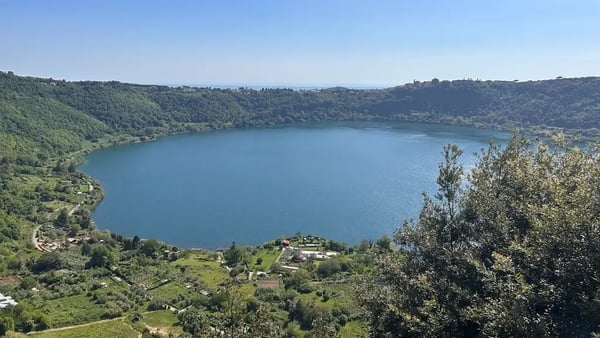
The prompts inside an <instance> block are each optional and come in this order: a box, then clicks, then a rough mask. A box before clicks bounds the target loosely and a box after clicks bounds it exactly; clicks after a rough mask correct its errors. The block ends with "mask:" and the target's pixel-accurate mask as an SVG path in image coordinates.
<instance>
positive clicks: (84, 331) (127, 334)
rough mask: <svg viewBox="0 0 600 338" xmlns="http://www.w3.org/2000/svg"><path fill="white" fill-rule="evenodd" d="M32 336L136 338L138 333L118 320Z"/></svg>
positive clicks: (54, 337)
mask: <svg viewBox="0 0 600 338" xmlns="http://www.w3.org/2000/svg"><path fill="white" fill-rule="evenodd" d="M32 335H33V336H35V337H40V338H88V337H89V338H99V337H111V338H113V337H114V338H137V337H138V336H139V335H140V332H137V331H135V330H134V329H133V328H132V327H131V326H130V325H128V324H126V323H125V322H123V319H122V318H119V319H114V320H109V321H103V322H100V323H93V324H89V325H80V326H77V327H73V328H67V329H64V330H56V331H46V332H41V333H33V334H32Z"/></svg>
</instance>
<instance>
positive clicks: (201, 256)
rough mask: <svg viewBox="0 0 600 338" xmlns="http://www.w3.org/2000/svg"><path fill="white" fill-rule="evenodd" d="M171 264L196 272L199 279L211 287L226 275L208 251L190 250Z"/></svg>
mask: <svg viewBox="0 0 600 338" xmlns="http://www.w3.org/2000/svg"><path fill="white" fill-rule="evenodd" d="M172 264H173V265H174V266H181V267H185V268H187V269H190V270H191V271H194V272H196V273H198V276H199V277H200V280H201V281H202V282H203V283H205V284H206V286H208V287H209V288H213V289H214V288H216V287H217V286H218V285H219V284H221V283H222V282H223V281H225V279H227V276H228V273H227V270H225V269H224V268H223V267H221V264H220V263H219V262H217V261H215V260H214V259H212V258H211V255H210V254H208V253H202V252H192V253H190V254H188V255H187V256H186V257H183V258H179V259H178V260H176V261H175V262H173V263H172Z"/></svg>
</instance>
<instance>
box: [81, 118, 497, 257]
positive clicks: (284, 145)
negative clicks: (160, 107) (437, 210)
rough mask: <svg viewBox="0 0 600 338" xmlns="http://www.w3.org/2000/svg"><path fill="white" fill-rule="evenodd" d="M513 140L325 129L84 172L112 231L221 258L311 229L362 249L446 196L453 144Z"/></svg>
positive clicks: (199, 145)
mask: <svg viewBox="0 0 600 338" xmlns="http://www.w3.org/2000/svg"><path fill="white" fill-rule="evenodd" d="M491 139H494V140H496V142H498V143H501V144H502V143H505V142H506V140H507V139H508V134H506V133H502V132H498V131H493V130H482V129H474V128H464V127H454V126H445V125H436V124H419V123H365V122H343V123H318V124H306V125H304V124H302V125H290V126H280V127H273V128H257V129H232V130H225V131H218V132H212V133H204V134H192V135H177V136H170V137H166V138H162V139H160V140H157V141H154V142H150V143H143V144H131V145H124V146H119V147H115V148H110V149H103V150H99V151H95V152H93V153H91V154H90V155H88V156H87V158H86V161H85V163H84V164H82V165H81V166H80V167H79V170H81V171H83V172H85V173H87V174H89V175H91V176H92V177H94V178H96V179H98V180H99V181H100V182H101V183H102V185H103V187H104V190H105V198H104V200H103V201H102V203H100V205H99V206H98V208H97V209H96V210H95V212H94V214H93V218H94V220H95V222H96V224H97V226H98V228H100V229H109V230H110V231H112V232H116V233H120V234H123V235H128V236H133V235H138V236H140V237H141V238H156V239H159V240H162V241H165V242H167V243H170V244H173V245H177V246H181V247H203V248H208V249H215V248H219V247H226V246H228V245H229V244H230V243H231V241H236V242H237V243H239V244H252V245H254V244H260V243H263V242H265V241H267V240H270V239H274V238H277V237H279V236H282V235H283V236H287V235H292V234H295V233H296V232H301V233H303V234H312V235H320V236H325V237H327V238H331V239H336V240H340V241H345V242H347V243H349V244H356V243H358V242H359V241H360V240H361V239H377V238H379V237H381V236H382V235H383V234H388V235H391V234H392V233H393V231H394V230H395V229H396V228H398V227H399V226H400V225H401V224H402V221H403V220H404V219H408V218H415V217H417V216H418V213H419V210H420V208H421V205H422V195H421V193H422V192H424V191H427V192H430V193H434V192H435V191H436V183H435V180H436V177H437V164H438V163H439V162H440V161H441V160H442V156H441V150H442V147H443V146H444V145H446V144H448V143H454V144H457V145H459V146H460V147H461V148H462V149H463V150H464V155H463V157H462V160H463V163H464V165H465V168H468V167H470V166H472V165H473V164H474V163H475V161H476V157H475V156H473V153H474V152H478V151H480V150H481V149H482V148H483V147H486V146H487V145H488V143H489V141H490V140H491Z"/></svg>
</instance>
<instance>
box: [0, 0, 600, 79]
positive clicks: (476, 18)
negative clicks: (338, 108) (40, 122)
mask: <svg viewBox="0 0 600 338" xmlns="http://www.w3.org/2000/svg"><path fill="white" fill-rule="evenodd" d="M0 13H1V16H0V17H1V19H0V46H1V47H0V70H4V71H8V70H11V71H14V72H15V73H17V74H20V75H31V76H41V77H53V78H61V79H62V78H64V79H68V80H118V81H126V82H138V83H157V84H213V85H218V84H234V85H237V84H240V85H254V84H274V85H278V84H288V85H291V84H294V85H381V86H387V85H396V84H402V83H406V82H411V81H413V80H414V79H416V80H429V79H432V78H434V77H437V78H439V79H463V78H473V79H477V78H479V79H492V80H493V79H504V80H513V79H519V80H530V79H547V78H554V77H557V76H564V77H577V76H598V75H600V1H597V0H590V1H578V0H571V1H567V0H565V1H555V0H544V1H542V0H519V1H513V0H503V1H482V0H470V1H467V0H454V1H450V0H448V1H442V0H439V1H433V0H419V1H417V0H414V1H410V0H404V1H403V0H393V1H374V0H373V1H367V0H365V1H353V0H344V1H341V0H339V1H338V0H294V1H292V0H289V1H285V0H273V1H261V0H252V1H250V0H246V1H227V0H221V1H216V0H215V1H208V0H207V1H191V0H190V1H179V0H156V1H146V0H139V1H126V0H120V1H111V0H105V1H96V0H85V1H82V0H73V1H60V0H56V1H42V0H40V1H29V0H14V1H8V0H0Z"/></svg>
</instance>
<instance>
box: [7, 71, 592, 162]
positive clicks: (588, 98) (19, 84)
mask: <svg viewBox="0 0 600 338" xmlns="http://www.w3.org/2000/svg"><path fill="white" fill-rule="evenodd" d="M348 119H363V120H364V119H376V120H410V121H427V122H444V123H453V124H464V125H476V126H485V127H508V128H511V127H515V126H519V127H528V126H545V127H554V128H568V129H586V130H588V132H594V133H595V132H596V129H595V128H596V126H598V124H599V123H600V79H599V78H578V79H556V80H548V81H535V82H531V81H530V82H508V81H472V80H459V81H439V80H437V79H434V80H432V81H429V82H415V83H412V84H406V85H403V86H398V87H394V88H388V89H381V90H354V89H346V88H340V87H336V88H330V89H323V90H300V91H299V90H290V89H262V90H253V89H247V88H240V89H236V90H231V89H215V88H194V87H179V88H171V87H166V86H150V85H148V86H143V85H134V84H124V83H119V82H114V81H113V82H89V81H87V82H67V81H64V80H53V79H39V78H30V77H20V76H16V75H14V74H12V73H11V72H8V73H3V72H0V149H2V153H0V155H1V156H0V158H4V157H7V158H9V159H10V158H19V159H21V160H25V161H26V162H28V163H35V162H36V160H40V159H41V160H43V159H44V158H45V157H47V156H48V154H62V153H64V152H69V151H74V150H77V149H80V147H81V142H83V141H85V140H87V141H95V140H97V139H99V138H101V137H102V136H103V135H105V134H129V135H135V136H152V135H156V134H158V133H167V132H181V131H186V130H188V131H193V130H203V129H215V128H224V127H232V126H233V127H241V126H260V125H266V124H276V123H285V122H302V121H315V120H348Z"/></svg>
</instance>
